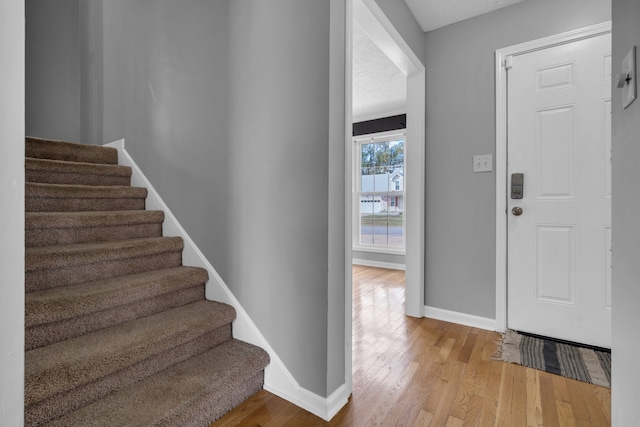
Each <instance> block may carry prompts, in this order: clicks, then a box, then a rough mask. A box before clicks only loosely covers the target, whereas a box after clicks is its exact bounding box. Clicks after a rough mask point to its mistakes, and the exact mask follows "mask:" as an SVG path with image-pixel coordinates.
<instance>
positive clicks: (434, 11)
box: [353, 0, 524, 121]
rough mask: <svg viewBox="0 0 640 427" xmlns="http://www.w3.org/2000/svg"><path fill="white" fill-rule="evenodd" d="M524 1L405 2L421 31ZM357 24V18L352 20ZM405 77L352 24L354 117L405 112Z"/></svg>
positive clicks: (416, 0) (376, 116)
mask: <svg viewBox="0 0 640 427" xmlns="http://www.w3.org/2000/svg"><path fill="white" fill-rule="evenodd" d="M521 1H524V0H405V2H406V3H407V5H408V6H409V9H411V12H412V13H413V15H414V16H415V18H416V20H417V21H418V23H419V24H420V27H421V28H422V30H423V31H431V30H435V29H436V28H440V27H444V26H445V25H449V24H453V23H455V22H458V21H463V20H465V19H469V18H472V17H474V16H478V15H482V14H484V13H488V12H491V11H493V10H496V9H500V8H502V7H505V6H510V5H512V4H515V3H520V2H521ZM355 19H356V21H358V17H357V16H356V17H355ZM406 85H407V83H406V77H405V76H404V74H403V73H402V72H401V71H400V70H399V69H398V67H396V66H395V65H394V64H393V63H392V62H391V60H389V58H388V57H387V56H386V55H385V54H384V53H383V52H382V51H381V50H380V48H378V46H377V45H376V44H375V43H374V42H373V41H372V40H371V39H370V38H369V36H367V34H366V33H365V31H364V30H363V29H362V28H361V27H360V26H359V25H358V24H357V22H356V23H354V25H353V118H354V121H360V120H368V119H372V118H378V117H383V116H386V115H390V114H398V113H400V112H404V109H405V104H406V101H407V94H406Z"/></svg>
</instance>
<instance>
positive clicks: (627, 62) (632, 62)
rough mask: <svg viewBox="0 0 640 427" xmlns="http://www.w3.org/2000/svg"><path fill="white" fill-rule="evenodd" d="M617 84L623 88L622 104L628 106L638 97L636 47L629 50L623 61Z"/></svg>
mask: <svg viewBox="0 0 640 427" xmlns="http://www.w3.org/2000/svg"><path fill="white" fill-rule="evenodd" d="M617 80H618V81H617V86H618V88H620V89H622V106H623V107H624V108H627V107H628V106H629V105H630V104H631V103H632V102H633V100H634V99H636V87H637V84H636V47H635V46H634V47H633V49H631V50H630V51H629V53H628V54H627V56H626V57H625V58H624V60H623V61H622V67H621V70H620V74H618V76H617Z"/></svg>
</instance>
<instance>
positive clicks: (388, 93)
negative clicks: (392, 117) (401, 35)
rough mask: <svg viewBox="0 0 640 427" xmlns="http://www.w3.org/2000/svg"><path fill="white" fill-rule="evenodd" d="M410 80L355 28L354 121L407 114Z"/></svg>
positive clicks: (356, 25) (364, 34) (355, 26)
mask: <svg viewBox="0 0 640 427" xmlns="http://www.w3.org/2000/svg"><path fill="white" fill-rule="evenodd" d="M406 102H407V79H406V77H405V75H404V74H403V73H402V72H401V71H400V69H398V67H396V65H395V64H394V63H393V62H391V60H390V59H389V58H388V57H387V56H386V55H385V54H384V53H383V52H382V51H381V50H380V48H379V47H378V46H377V45H376V44H375V43H374V42H373V41H372V40H371V39H370V38H369V36H368V35H367V34H366V33H365V32H364V31H363V30H362V28H361V27H360V26H359V25H358V24H357V23H354V25H353V118H354V121H361V120H369V119H372V118H379V117H382V116H385V115H389V114H397V113H400V112H403V111H404V108H405V104H406Z"/></svg>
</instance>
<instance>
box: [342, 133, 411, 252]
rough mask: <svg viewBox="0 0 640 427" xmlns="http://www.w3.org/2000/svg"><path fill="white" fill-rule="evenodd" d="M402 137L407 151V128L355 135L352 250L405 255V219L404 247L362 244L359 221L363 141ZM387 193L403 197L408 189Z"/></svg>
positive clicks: (405, 161)
mask: <svg viewBox="0 0 640 427" xmlns="http://www.w3.org/2000/svg"><path fill="white" fill-rule="evenodd" d="M399 138H402V140H403V142H404V145H405V146H404V152H405V153H406V142H407V130H406V129H396V130H392V131H387V132H376V133H370V134H365V135H358V136H354V137H353V139H352V141H353V157H352V158H353V162H354V163H353V180H352V197H351V199H352V207H353V209H352V212H353V218H352V221H353V227H352V230H353V233H352V250H354V251H358V252H369V253H379V254H386V255H405V254H406V247H407V240H406V234H407V233H406V232H407V224H406V222H405V221H403V224H402V234H403V236H404V238H405V241H404V247H403V248H392V247H379V246H365V245H362V244H360V222H359V214H360V203H359V198H358V195H359V193H360V180H359V177H360V172H361V170H362V167H361V165H360V162H361V160H362V158H361V155H360V151H359V149H358V147H359V146H360V144H361V143H368V142H385V141H393V140H395V139H399ZM406 167H407V159H406V158H405V159H404V168H403V169H404V170H405V171H406ZM386 193H390V194H394V193H395V194H396V195H401V196H402V197H403V199H405V198H406V197H407V193H406V189H405V187H404V186H403V189H402V190H401V191H395V190H390V191H387V192H386Z"/></svg>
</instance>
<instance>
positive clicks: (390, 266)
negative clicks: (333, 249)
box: [351, 258, 406, 270]
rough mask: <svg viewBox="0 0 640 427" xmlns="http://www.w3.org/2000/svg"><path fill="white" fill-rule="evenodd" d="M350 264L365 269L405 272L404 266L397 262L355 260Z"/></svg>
mask: <svg viewBox="0 0 640 427" xmlns="http://www.w3.org/2000/svg"><path fill="white" fill-rule="evenodd" d="M351 262H352V264H354V265H363V266H365V267H378V268H388V269H391V270H406V266H405V265H404V264H399V263H397V262H383V261H372V260H368V259H355V258H354V259H353V260H352V261H351Z"/></svg>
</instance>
